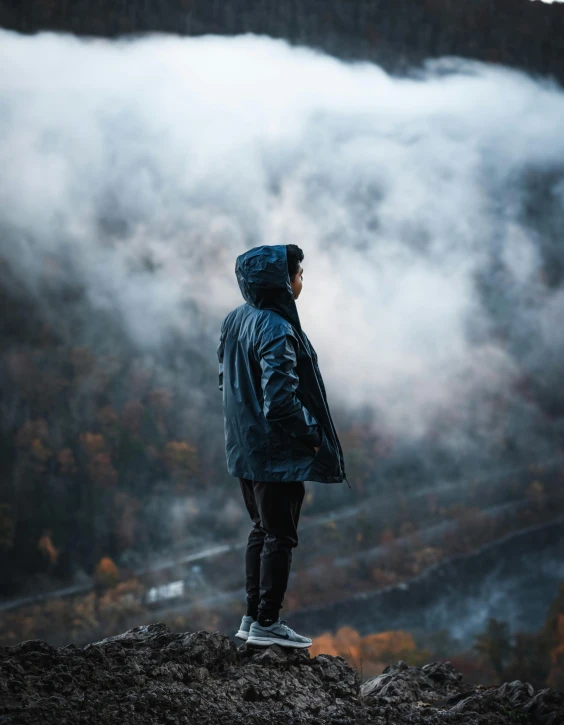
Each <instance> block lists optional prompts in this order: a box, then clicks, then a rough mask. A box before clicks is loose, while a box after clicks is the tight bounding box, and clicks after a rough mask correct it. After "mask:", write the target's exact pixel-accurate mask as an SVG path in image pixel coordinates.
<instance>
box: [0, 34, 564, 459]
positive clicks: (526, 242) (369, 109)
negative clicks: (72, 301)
mask: <svg viewBox="0 0 564 725" xmlns="http://www.w3.org/2000/svg"><path fill="white" fill-rule="evenodd" d="M0 63H1V65H2V68H3V72H2V75H1V77H0V93H1V100H2V104H1V109H2V110H1V112H0V114H1V115H0V124H1V125H0V128H1V131H0V134H1V135H0V167H1V168H2V175H1V178H0V209H1V211H0V226H1V229H2V236H1V242H0V245H1V246H0V252H1V254H2V256H3V257H4V258H5V259H7V260H8V262H9V264H10V266H11V268H12V270H14V274H15V275H16V277H17V280H18V281H19V283H20V284H21V285H22V286H23V288H25V289H26V291H27V292H28V293H30V294H32V295H37V296H38V298H39V299H38V302H39V303H40V304H42V305H43V307H44V314H45V315H46V317H49V315H50V310H49V306H48V303H46V301H45V300H42V299H41V297H40V295H41V287H40V285H39V284H38V280H39V278H40V276H41V275H42V274H43V273H44V271H45V265H46V264H50V265H52V266H53V269H54V271H53V280H52V284H54V285H55V284H58V283H60V284H63V283H67V282H68V280H69V278H72V280H73V281H76V282H79V283H80V284H82V285H84V287H85V289H86V291H87V299H88V304H89V305H90V306H91V307H92V308H93V309H102V310H105V311H106V312H107V313H108V314H109V315H110V316H112V317H115V318H116V319H119V320H120V322H121V324H123V330H124V333H125V334H126V335H127V338H128V340H129V342H130V343H131V344H132V345H134V346H135V347H136V348H138V349H139V350H143V351H145V352H147V353H149V354H156V355H158V354H159V351H160V350H161V349H162V347H163V345H165V344H166V341H167V340H170V339H174V337H175V336H180V337H182V338H183V339H190V338H193V339H194V342H195V344H197V343H198V341H199V340H201V339H202V338H203V339H204V340H207V341H209V344H210V348H209V349H212V347H211V345H212V342H213V341H214V339H215V338H216V337H218V330H219V324H220V322H221V319H222V318H223V316H224V315H225V314H226V313H227V312H228V311H229V310H230V309H232V308H233V307H234V306H236V305H238V304H241V303H242V302H243V300H242V298H241V295H240V292H239V289H238V287H237V283H236V279H235V275H234V261H235V257H236V256H237V255H238V254H240V253H241V252H242V251H244V250H245V249H247V248H249V247H251V246H255V245H258V244H286V243H290V242H291V243H296V244H298V245H299V246H300V247H301V248H302V249H303V250H304V253H305V259H304V262H303V267H304V270H305V273H304V290H303V292H302V295H301V296H300V300H299V302H298V311H299V314H300V318H301V321H302V325H303V326H304V329H306V331H307V332H308V335H309V337H310V339H311V340H312V342H313V344H314V346H315V347H316V349H317V351H318V354H319V361H320V367H321V369H322V372H323V375H324V378H326V380H327V386H328V392H329V393H330V401H332V402H333V405H334V406H339V407H342V408H343V409H345V410H348V411H350V412H351V414H352V413H354V411H355V410H358V409H363V410H366V409H367V408H368V409H369V410H370V413H371V417H370V420H371V421H373V422H374V421H376V422H377V425H378V427H379V429H380V430H382V429H385V430H387V431H389V433H390V434H391V435H392V436H393V437H394V439H399V440H402V441H406V442H408V443H413V442H417V441H420V440H421V438H422V437H425V436H427V435H431V434H432V435H437V433H438V434H439V435H440V438H441V441H442V442H443V444H444V445H445V446H446V447H448V448H450V449H451V451H453V452H456V453H457V455H460V454H463V455H468V456H472V455H483V451H482V447H483V442H484V440H485V439H487V438H488V437H489V436H490V435H491V432H492V430H493V429H495V428H496V426H499V425H508V426H509V427H510V428H511V435H512V436H513V438H514V440H515V444H516V446H517V447H518V448H519V450H520V451H521V452H522V453H526V452H531V451H533V450H534V452H535V454H537V455H538V454H540V455H542V454H543V453H544V452H546V453H548V451H550V450H552V449H553V445H554V443H555V440H556V438H557V437H558V431H560V432H561V431H562V418H561V416H557V418H555V419H554V420H551V421H550V426H548V427H547V424H546V415H545V412H544V411H543V410H541V409H539V402H538V400H534V399H532V398H531V397H530V396H529V397H523V396H522V395H521V394H520V393H518V392H517V391H516V387H517V386H518V384H519V381H520V380H522V378H523V376H525V377H526V378H527V379H528V380H529V381H531V380H532V381H533V384H534V385H535V386H537V387H538V391H537V392H539V394H542V393H543V391H547V390H550V391H551V393H553V392H554V387H555V386H556V384H557V382H558V380H560V379H561V367H560V361H561V359H562V357H561V356H562V352H563V348H564V334H563V332H562V330H563V328H562V325H561V324H560V322H561V320H562V316H563V314H564V285H563V276H564V264H563V263H564V259H563V257H564V255H563V254H562V250H561V246H560V245H561V242H560V239H559V228H560V227H559V223H560V224H561V222H562V219H563V216H564V137H563V136H562V133H561V130H562V118H563V117H564V94H563V93H562V90H561V89H560V88H559V87H558V86H557V85H556V84H555V83H554V82H553V81H548V80H539V79H533V78H531V77H528V76H527V75H525V74H523V73H521V72H518V71H515V70H510V69H508V68H505V67H502V66H493V65H485V64H482V63H480V62H474V61H467V60H463V59H460V58H442V59H439V60H429V61H427V62H426V63H425V65H424V66H423V67H421V68H417V69H413V72H412V73H411V74H410V76H409V77H393V76H391V75H389V74H388V73H386V72H385V71H383V70H382V69H381V68H379V67H378V66H376V65H374V64H371V63H345V62H341V61H339V60H336V59H334V58H331V57H329V56H326V55H324V54H322V53H320V52H317V51H314V50H310V49H308V48H295V47H291V46H290V45H289V44H288V43H286V42H285V41H282V40H274V39H271V38H268V37H265V36H253V35H243V36H236V37H233V38H225V37H218V36H203V37H199V38H177V37H170V36H160V35H154V36H150V37H144V38H140V39H131V38H130V39H122V40H119V41H106V40H94V39H86V40H80V39H78V38H76V37H73V36H70V35H67V36H64V35H56V34H53V33H40V34H39V35H36V36H33V37H23V36H19V35H17V34H15V33H12V32H1V33H0ZM533 202H536V207H534V205H533ZM539 207H542V210H543V215H542V219H539V218H537V217H536V216H535V213H534V208H539ZM52 318H53V320H54V322H55V324H56V325H58V326H59V327H61V326H63V325H64V324H65V323H64V320H61V319H60V318H58V317H57V315H56V314H55V313H53V315H52ZM88 325H89V323H88V312H87V310H86V309H85V312H84V330H85V331H86V333H87V334H91V335H92V336H93V337H96V336H99V335H100V334H103V331H95V330H90V331H89V329H88ZM209 365H210V367H211V368H213V367H214V366H215V365H216V361H215V359H214V357H213V356H212V357H211V358H210V359H209ZM185 384H186V386H188V387H189V386H191V371H190V367H189V366H187V367H186V370H185ZM554 394H556V393H554ZM558 395H559V396H561V395H562V393H561V392H558ZM560 402H561V403H562V400H561V398H560ZM494 403H495V404H494ZM219 404H220V396H219V392H218V396H217V400H213V401H209V405H210V406H216V407H217V406H218V405H219ZM560 413H562V410H560ZM508 421H509V423H508ZM553 435H554V436H556V438H553Z"/></svg>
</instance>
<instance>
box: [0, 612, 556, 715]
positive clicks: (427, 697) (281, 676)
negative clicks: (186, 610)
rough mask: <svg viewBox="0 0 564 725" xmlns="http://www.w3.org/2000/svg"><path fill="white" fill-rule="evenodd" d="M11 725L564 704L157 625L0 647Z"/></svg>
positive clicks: (525, 691) (514, 687)
mask: <svg viewBox="0 0 564 725" xmlns="http://www.w3.org/2000/svg"><path fill="white" fill-rule="evenodd" d="M8 723H9V724H10V725H11V724H12V723H14V724H15V723H29V724H30V725H31V724H32V723H33V725H35V724H37V723H41V724H42V725H50V724H51V723H56V724H57V725H64V724H65V723H93V724H95V725H105V724H106V723H108V724H109V723H111V725H122V724H123V725H127V724H128V723H135V725H141V724H142V723H147V724H149V723H150V724H151V725H154V724H156V723H159V724H160V723H166V724H169V723H170V724H171V725H173V724H176V723H178V724H180V723H185V724H186V725H192V723H194V724H195V723H198V725H200V724H201V725H208V724H209V725H215V724H216V723H218V724H219V723H221V724H222V725H233V724H234V723H245V725H251V724H256V725H258V724H259V723H260V724H262V723H264V724H265V725H266V724H267V723H268V725H279V724H280V725H281V724H282V723H284V724H285V725H286V724H288V723H291V724H296V725H297V724H298V723H312V724H316V725H325V724H329V723H332V724H333V723H334V724H335V725H336V724H337V723H338V724H339V725H352V724H353V723H354V724H355V725H359V724H361V723H374V724H378V725H384V724H387V725H393V724H396V723H397V724H398V725H402V724H403V723H410V724H412V723H426V724H427V725H434V724H435V723H453V724H455V723H456V724H458V723H460V724H464V725H482V724H483V725H485V724H487V725H509V724H510V723H511V724H512V725H516V724H518V723H521V724H523V725H525V724H527V723H535V724H537V723H538V724H539V725H541V724H542V725H564V693H562V692H558V691H554V690H549V689H544V690H536V691H535V690H534V689H533V687H532V686H531V685H529V684H528V683H524V682H520V681H518V680H517V681H515V682H511V683H506V684H504V685H502V686H501V687H481V686H477V687H472V686H469V685H466V684H465V683H464V682H463V681H462V675H461V674H460V673H459V672H457V671H456V670H455V669H454V668H453V667H452V665H451V664H450V663H448V662H447V663H439V662H433V663H431V664H428V665H425V666H424V667H422V668H419V667H410V666H408V665H406V664H405V663H404V662H398V663H397V664H395V665H393V666H392V667H387V668H386V669H385V670H384V671H383V673H382V674H381V675H379V676H378V677H374V678H372V679H371V680H368V681H367V682H365V683H363V684H361V677H360V675H359V673H358V672H356V670H354V669H353V668H352V667H350V665H349V664H348V663H347V662H346V660H344V659H343V658H342V657H332V656H330V655H318V656H317V657H314V658H311V657H310V654H309V652H308V650H292V649H284V648H282V647H279V646H278V645H276V646H273V647H269V648H266V649H256V648H253V647H250V646H248V645H246V644H242V645H241V646H239V647H237V646H236V645H235V644H234V643H233V642H232V641H231V640H230V639H229V638H228V637H227V636H226V635H224V634H220V633H219V632H213V633H210V632H205V631H202V632H186V633H182V634H173V633H172V632H171V631H170V630H169V629H168V627H166V626H165V625H164V624H150V625H147V626H143V627H136V628H134V629H131V630H129V631H128V632H125V633H124V634H121V635H118V636H117V637H110V638H108V639H104V640H102V641H100V642H95V643H93V644H89V645H87V646H86V647H84V648H78V647H76V646H74V645H72V644H71V645H68V646H67V647H62V648H57V647H53V646H51V645H49V644H47V643H46V642H42V641H40V640H28V641H26V642H21V643H20V644H18V645H15V646H13V647H0V724H1V725H8Z"/></svg>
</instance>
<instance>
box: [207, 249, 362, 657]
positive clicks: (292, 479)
mask: <svg viewBox="0 0 564 725" xmlns="http://www.w3.org/2000/svg"><path fill="white" fill-rule="evenodd" d="M303 259H304V253H303V251H302V250H301V249H300V248H299V247H298V246H297V245H295V244H286V245H282V244H275V245H261V246H258V247H253V248H252V249H249V250H248V251H247V252H244V253H243V254H241V255H239V256H238V257H237V260H236V263H235V275H236V277H237V281H238V283H239V288H240V290H241V294H242V295H243V299H244V300H245V302H244V304H242V305H240V306H239V307H236V308H235V309H234V310H232V311H231V312H230V313H229V314H228V315H227V316H226V317H225V319H224V320H223V323H222V325H221V334H220V341H219V346H218V348H217V356H218V360H219V389H220V390H221V391H222V396H223V413H224V431H225V452H226V460H227V470H228V472H229V473H230V474H231V475H232V476H235V477H236V478H238V479H239V483H240V487H241V492H242V495H243V500H244V502H245V506H246V508H247V511H248V512H249V515H250V517H251V520H252V522H253V528H252V530H251V532H250V534H249V538H248V542H247V549H246V554H245V573H246V580H245V587H246V592H247V614H246V615H245V616H244V617H243V619H242V621H241V626H240V628H239V631H238V632H237V634H236V635H235V636H236V637H239V638H240V639H244V640H246V641H247V642H248V644H252V645H256V646H269V645H271V644H280V645H282V646H285V647H310V646H311V644H312V640H311V639H310V638H309V637H304V636H302V635H299V634H297V633H296V632H294V630H292V629H291V628H290V627H289V626H288V624H287V621H286V620H282V619H280V617H279V614H280V610H281V609H282V603H283V601H284V595H285V592H286V589H287V586H288V579H289V575H290V567H291V564H292V550H293V549H294V548H295V547H296V546H297V545H298V533H297V527H298V520H299V516H300V510H301V506H302V502H303V499H304V494H305V487H304V481H319V482H322V483H341V482H343V481H346V480H347V479H346V475H345V462H344V457H343V450H342V448H341V444H340V442H339V439H338V437H337V432H336V430H335V426H334V425H333V420H332V418H331V414H330V412H329V405H328V403H327V394H326V391H325V386H324V384H323V380H322V377H321V371H320V370H319V366H318V363H317V354H316V352H315V350H314V348H313V345H312V344H311V342H310V341H309V339H308V337H307V335H306V334H305V332H304V331H303V329H302V327H301V324H300V319H299V316H298V310H297V307H296V302H295V301H296V300H297V299H298V297H299V295H300V292H301V290H302V286H303V273H304V270H303V267H302V266H301V262H302V261H303ZM347 484H348V485H349V488H350V484H349V482H348V481H347Z"/></svg>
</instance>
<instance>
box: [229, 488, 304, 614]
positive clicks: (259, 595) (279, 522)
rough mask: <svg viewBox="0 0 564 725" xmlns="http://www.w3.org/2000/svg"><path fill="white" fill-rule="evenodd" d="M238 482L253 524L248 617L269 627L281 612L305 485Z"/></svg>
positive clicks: (248, 562)
mask: <svg viewBox="0 0 564 725" xmlns="http://www.w3.org/2000/svg"><path fill="white" fill-rule="evenodd" d="M239 482H240V484H241V491H242V492H243V498H244V500H245V505H246V507H247V511H248V512H249V515H250V517H251V519H252V521H253V523H254V526H253V528H252V530H251V533H250V534H249V540H248V542H247V551H246V554H245V574H246V579H245V587H246V590H247V614H250V615H252V616H253V617H254V618H255V619H258V620H259V622H260V624H263V625H268V624H271V623H272V622H275V621H276V620H277V619H278V616H279V613H280V610H281V609H282V602H283V601H284V594H285V593H286V588H287V586H288V579H289V576H290V567H291V565H292V549H294V548H295V547H296V546H297V545H298V530H297V529H298V519H299V517H300V510H301V507H302V503H303V500H304V494H305V486H304V482H303V481H276V482H273V481H251V480H249V479H248V478H239Z"/></svg>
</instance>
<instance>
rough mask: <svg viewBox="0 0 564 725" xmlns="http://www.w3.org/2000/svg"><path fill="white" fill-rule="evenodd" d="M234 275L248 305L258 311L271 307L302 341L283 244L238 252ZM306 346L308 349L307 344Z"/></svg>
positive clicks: (267, 245) (266, 245) (265, 245)
mask: <svg viewBox="0 0 564 725" xmlns="http://www.w3.org/2000/svg"><path fill="white" fill-rule="evenodd" d="M235 275H236V276H237V282H238V283H239V289H240V290H241V294H242V295H243V298H244V299H245V301H246V302H248V303H249V305H251V306H252V307H257V308H258V309H261V310H274V311H275V312H277V313H278V314H279V315H280V316H281V317H283V318H284V319H285V320H288V322H289V323H290V324H291V325H292V326H293V327H294V328H295V329H296V332H297V333H298V337H299V338H300V339H301V340H302V341H303V336H302V335H301V334H300V333H301V332H302V326H301V323H300V317H299V315H298V308H297V307H296V302H295V300H294V294H293V292H292V287H291V286H290V275H289V274H288V258H287V256H286V246H285V245H284V244H263V245H261V246H260V247H253V248H252V249H249V250H248V251H246V252H244V253H243V254H240V255H239V256H238V257H237V260H236V262H235ZM304 345H305V341H304ZM305 347H306V349H307V345H306V346H305Z"/></svg>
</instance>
